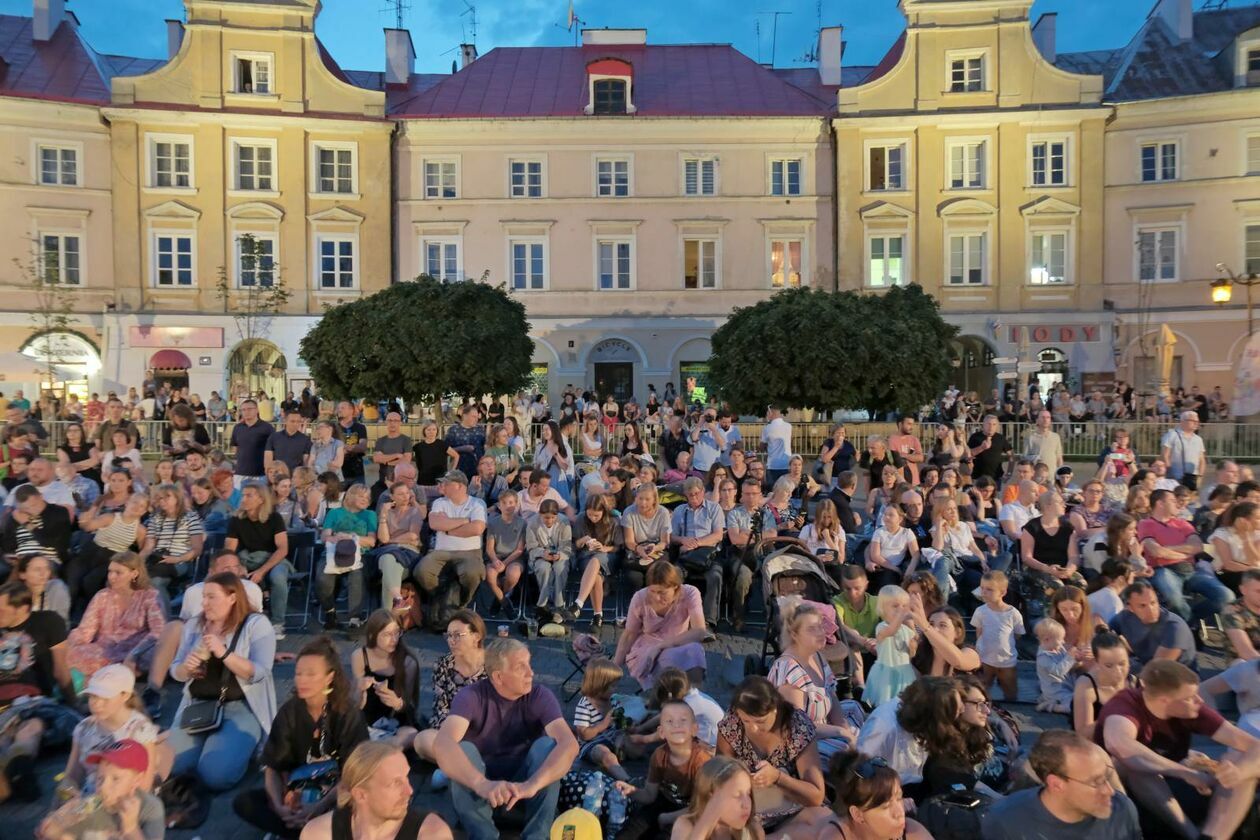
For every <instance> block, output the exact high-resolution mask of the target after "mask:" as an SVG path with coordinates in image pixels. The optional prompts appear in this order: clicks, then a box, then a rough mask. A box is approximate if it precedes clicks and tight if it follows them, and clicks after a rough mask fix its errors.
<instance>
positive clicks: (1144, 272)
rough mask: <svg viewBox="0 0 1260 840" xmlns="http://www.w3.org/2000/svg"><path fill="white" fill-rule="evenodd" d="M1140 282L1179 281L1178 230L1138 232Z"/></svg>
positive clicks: (1163, 229)
mask: <svg viewBox="0 0 1260 840" xmlns="http://www.w3.org/2000/svg"><path fill="white" fill-rule="evenodd" d="M1137 248H1138V253H1137V265H1138V280H1139V281H1142V282H1155V281H1157V280H1176V279H1177V229H1176V228H1156V229H1148V230H1142V231H1139V232H1138V241H1137Z"/></svg>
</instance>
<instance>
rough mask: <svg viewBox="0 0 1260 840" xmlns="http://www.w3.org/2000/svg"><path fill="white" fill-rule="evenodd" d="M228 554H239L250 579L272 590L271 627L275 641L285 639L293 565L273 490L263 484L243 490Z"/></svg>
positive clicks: (255, 483) (252, 483)
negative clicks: (273, 499)
mask: <svg viewBox="0 0 1260 840" xmlns="http://www.w3.org/2000/svg"><path fill="white" fill-rule="evenodd" d="M223 547H224V549H226V550H227V551H232V552H235V553H236V556H237V557H240V558H241V564H242V565H244V566H245V568H246V569H247V570H248V571H249V579H250V580H252V581H253V582H254V583H256V584H258V585H259V586H262V585H263V581H266V582H267V583H268V584H269V585H270V587H271V623H272V625H273V627H274V628H275V633H276V638H277V639H283V638H284V617H285V614H286V613H287V612H288V609H289V575H290V574H291V573H292V571H293V564H292V563H290V562H289V561H288V560H287V559H286V557H287V556H288V554H289V534H288V532H287V531H285V529H284V520H283V519H281V518H280V514H278V513H276V511H275V509H274V507H273V504H272V496H271V492H270V490H268V488H267V486H266V485H265V484H263V483H262V482H261V481H248V482H246V483H245V485H244V486H243V487H241V504H240V508H239V509H238V510H237V511H236V515H235V516H233V517H232V518H231V519H230V520H228V528H227V538H226V539H225V540H224V541H223Z"/></svg>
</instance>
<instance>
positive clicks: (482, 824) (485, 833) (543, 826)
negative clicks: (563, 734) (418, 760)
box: [451, 736, 560, 840]
mask: <svg viewBox="0 0 1260 840" xmlns="http://www.w3.org/2000/svg"><path fill="white" fill-rule="evenodd" d="M459 747H460V749H462V750H463V751H464V755H466V756H468V760H469V761H470V762H472V766H473V767H476V768H477V770H478V771H479V772H482V773H484V772H485V770H486V763H485V762H484V761H482V759H481V753H480V752H479V751H478V750H477V748H476V747H475V746H473V745H472V744H470V743H469V742H468V741H461V742H460V745H459ZM555 747H556V741H555V739H554V738H548V737H546V736H543V737H542V738H539V739H538V740H537V741H535V742H534V743H533V744H532V745H531V746H530V748H529V753H528V754H527V755H526V756H525V761H524V763H523V764H522V765H521V767H520V769H519V770H517V771H516V773H515V774H514V775H513V776H512V778H510V779H506V780H498V779H496V780H495V781H509V782H523V781H526V780H527V779H529V778H530V777H531V776H533V775H534V774H535V773H536V772H538V768H540V767H542V766H543V762H544V761H546V760H547V756H548V755H550V754H551V751H552V750H553V749H555ZM559 800H560V780H559V779H557V780H556V781H554V782H552V783H551V784H549V785H547V787H545V788H543V789H542V790H541V791H539V792H538V795H537V796H535V797H534V798H533V799H530V800H528V801H526V803H525V828H524V829H522V831H521V840H547V838H548V837H549V836H550V834H551V823H552V822H553V821H554V820H555V818H556V803H557V802H559ZM451 802H452V803H453V804H454V805H455V812H456V813H457V814H459V821H460V823H461V824H462V825H463V826H464V830H465V831H467V832H468V836H469V838H471V840H498V837H499V830H498V829H497V828H495V827H494V811H493V810H492V809H491V808H490V803H488V802H486V801H485V800H484V799H482V798H481V797H479V796H477V794H475V793H473V792H472V790H470V789H469V788H466V787H464V786H463V785H461V784H459V783H458V782H455V781H452V782H451Z"/></svg>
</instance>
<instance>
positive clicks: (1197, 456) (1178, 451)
mask: <svg viewBox="0 0 1260 840" xmlns="http://www.w3.org/2000/svg"><path fill="white" fill-rule="evenodd" d="M1159 446H1160V448H1161V449H1167V450H1168V475H1169V476H1171V477H1172V478H1181V477H1182V476H1184V475H1185V474H1186V473H1190V474H1192V475H1193V474H1195V473H1197V472H1198V471H1199V462H1200V460H1202V458H1203V438H1201V437H1199V436H1198V435H1197V434H1194V433H1191V434H1186V433H1185V432H1183V431H1181V429H1179V428H1178V429H1169V430H1168V431H1167V432H1165V433H1164V437H1163V438H1162V439H1161V440H1160V442H1159Z"/></svg>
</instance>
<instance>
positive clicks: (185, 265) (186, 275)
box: [153, 233, 194, 288]
mask: <svg viewBox="0 0 1260 840" xmlns="http://www.w3.org/2000/svg"><path fill="white" fill-rule="evenodd" d="M153 256H154V260H153V261H154V272H153V282H154V285H157V286H168V287H172V288H174V287H179V286H192V284H193V279H194V274H193V238H192V234H191V233H160V234H157V235H156V236H154V238H153Z"/></svg>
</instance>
